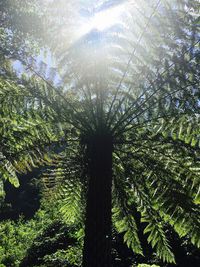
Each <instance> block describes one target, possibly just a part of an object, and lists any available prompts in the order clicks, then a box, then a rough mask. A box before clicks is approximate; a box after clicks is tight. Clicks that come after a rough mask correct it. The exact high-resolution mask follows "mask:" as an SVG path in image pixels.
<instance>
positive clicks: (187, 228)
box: [3, 1, 200, 267]
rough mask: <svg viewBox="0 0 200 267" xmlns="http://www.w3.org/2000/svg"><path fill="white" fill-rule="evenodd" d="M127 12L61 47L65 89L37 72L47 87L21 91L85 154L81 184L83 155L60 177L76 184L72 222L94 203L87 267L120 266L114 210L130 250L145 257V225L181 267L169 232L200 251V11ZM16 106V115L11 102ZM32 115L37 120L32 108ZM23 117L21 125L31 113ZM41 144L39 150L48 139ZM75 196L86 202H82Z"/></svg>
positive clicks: (132, 8)
mask: <svg viewBox="0 0 200 267" xmlns="http://www.w3.org/2000/svg"><path fill="white" fill-rule="evenodd" d="M59 4H60V3H59ZM119 4H120V3H119ZM124 5H125V10H126V11H127V12H126V15H122V18H121V19H122V20H121V21H123V23H121V25H117V26H116V25H115V27H114V26H113V27H110V28H109V29H105V30H103V31H98V30H95V29H91V30H90V31H88V32H87V34H85V35H84V36H79V38H78V39H75V40H76V42H74V43H73V44H71V46H69V43H68V48H67V49H66V47H65V39H63V41H62V42H59V45H58V46H57V47H56V48H55V54H56V57H57V59H58V61H59V64H58V67H60V69H61V71H60V75H61V76H62V80H63V83H64V84H65V87H63V88H56V87H54V86H52V85H51V84H50V83H49V82H48V81H44V80H45V77H44V76H43V74H44V72H41V71H40V70H39V71H38V70H35V69H34V67H35V66H29V69H31V70H32V71H33V73H34V74H35V75H37V76H38V77H39V78H40V79H41V78H42V81H40V82H38V81H37V79H35V78H34V79H33V80H31V81H30V80H28V81H27V80H26V79H22V82H21V83H22V85H23V90H25V92H28V96H29V94H30V95H31V97H34V103H37V104H36V105H34V106H33V107H34V108H33V110H35V109H36V113H39V114H40V115H41V116H40V117H41V118H42V120H44V121H45V122H46V123H47V124H48V123H49V125H54V127H55V125H56V127H55V128H53V129H54V130H55V132H56V131H57V132H60V129H61V132H62V134H61V135H60V136H61V137H60V136H59V135H56V136H55V138H56V140H59V138H58V136H59V137H60V140H64V143H65V144H67V146H69V145H70V144H73V145H72V148H73V147H75V148H76V149H75V152H76V151H79V156H78V158H79V163H80V164H77V166H78V165H79V168H77V170H78V173H77V176H74V175H73V176H72V178H71V176H70V174H69V172H68V170H69V168H68V167H69V164H68V163H69V162H70V161H67V159H68V158H69V156H71V155H74V151H70V153H71V154H70V153H69V150H68V149H67V146H66V147H65V149H62V152H61V155H62V161H60V162H59V163H58V166H57V168H58V169H57V170H58V171H57V172H56V171H54V175H55V176H56V175H57V176H59V177H60V180H61V182H62V183H63V180H62V179H64V181H65V182H66V185H65V186H62V188H64V191H65V194H66V200H67V203H66V205H65V206H64V207H63V209H62V210H63V211H66V212H67V213H68V214H69V211H68V208H69V203H70V204H71V203H74V205H75V206H76V205H77V203H80V198H78V197H79V195H80V197H81V196H82V197H83V198H84V196H85V195H86V198H85V199H86V201H83V203H85V202H86V219H85V241H84V250H83V266H87V267H88V266H111V206H113V207H114V208H113V223H114V225H115V227H116V229H117V230H118V231H119V232H125V235H124V239H125V241H126V242H127V244H128V246H130V247H132V249H133V250H134V251H135V252H136V253H139V254H142V248H141V245H140V241H139V237H138V235H137V228H138V227H139V223H144V224H145V229H144V233H148V242H149V243H151V245H152V247H155V249H156V252H157V255H158V256H159V257H161V258H162V259H163V260H165V261H168V262H174V256H173V254H172V252H171V250H170V245H169V242H168V239H167V237H166V235H165V231H164V226H165V224H166V223H168V224H171V225H172V226H173V227H174V229H175V230H176V231H177V233H178V234H179V235H180V236H185V235H188V236H189V237H190V238H191V241H192V243H194V244H195V245H197V246H199V245H200V244H199V232H200V231H199V207H198V205H197V204H198V201H199V190H198V188H199V179H198V174H199V165H198V164H199V163H198V157H199V156H198V150H199V149H198V135H199V129H198V119H199V116H198V109H199V103H198V97H199V91H198V85H199V69H198V68H197V66H198V63H199V53H198V42H199V40H198V39H199V35H198V31H197V29H198V24H197V23H198V20H197V19H196V17H195V14H196V13H197V12H198V3H197V2H196V1H193V2H192V3H191V2H190V3H189V2H188V1H173V3H168V2H167V1H157V2H156V1H152V2H151V3H150V4H149V3H148V1H143V2H142V4H141V5H137V4H136V3H132V2H130V3H128V4H127V6H126V4H124ZM88 6H89V9H88V10H87V11H88V12H90V10H95V11H96V13H99V14H100V13H101V12H103V10H106V9H109V10H112V8H115V7H116V6H115V5H114V3H112V2H110V1H109V2H108V1H105V2H104V3H102V5H101V6H98V5H95V4H94V5H93V6H92V4H91V3H89V5H88ZM57 7H58V9H59V11H60V7H61V6H59V5H57ZM122 7H123V6H120V8H122ZM62 9H63V10H64V8H63V6H62ZM56 11H57V9H56V5H55V6H54V12H56ZM80 11H81V12H83V9H81V8H80ZM54 14H55V13H54ZM127 15H128V16H127ZM56 19H57V17H56ZM52 20H53V18H52ZM67 21H68V20H67ZM50 22H51V21H50ZM53 22H54V23H55V25H56V23H57V21H54V20H53ZM59 25H61V26H62V27H63V28H65V27H66V24H65V17H60V21H59ZM127 27H128V29H127ZM147 29H148V31H147ZM149 29H151V33H150V31H149ZM61 30H62V28H61ZM64 33H65V32H64ZM61 36H62V35H61ZM54 38H55V36H54ZM53 43H54V42H53ZM22 61H23V63H24V64H25V63H26V60H23V59H22ZM41 73H42V75H41ZM45 82H46V83H45ZM4 88H5V87H3V89H4ZM4 90H5V89H4ZM20 90H21V89H20ZM17 95H19V93H18V94H17ZM23 99H24V97H23ZM24 102H25V103H27V102H28V98H26V97H25V101H24V100H22V101H21V103H22V110H23V109H24V106H23V103H24ZM28 103H29V102H28ZM7 105H9V106H12V105H10V102H9V101H7ZM17 107H18V109H19V107H20V106H19V104H17ZM26 107H27V105H26ZM39 107H40V109H39ZM41 107H42V108H41ZM27 111H28V112H30V111H31V112H32V113H31V114H33V111H32V110H31V108H30V107H29V104H28V108H27ZM41 111H42V114H41ZM15 112H16V114H17V116H20V119H21V116H22V114H21V111H20V112H19V111H18V110H17V109H16V110H15ZM34 113H35V112H34ZM9 114H10V112H9ZM44 114H45V115H44ZM49 114H50V115H49ZM52 114H53V115H52ZM52 118H53V119H52ZM55 118H56V122H59V123H57V124H55V123H54V122H55V121H54V119H55ZM58 126H59V127H58ZM56 129H57V130H56ZM58 129H59V131H58ZM40 130H41V133H43V128H42V129H41V128H40ZM66 130H68V131H67V132H66ZM33 135H34V137H35V138H36V137H37V138H36V139H34V140H35V142H37V141H36V140H38V139H40V136H38V135H37V133H33ZM43 136H44V135H43ZM71 137H72V138H73V139H72V138H71ZM74 137H75V139H76V140H74ZM45 138H46V137H45V136H44V139H45ZM74 141H75V142H77V144H76V143H75V142H74ZM15 143H17V142H15ZM74 143H75V144H74ZM72 150H73V149H72ZM29 151H31V148H29ZM28 155H30V153H29V154H28ZM80 155H81V156H80ZM65 161H66V162H67V163H65ZM79 170H81V171H79ZM50 173H52V172H50ZM78 174H79V175H78ZM74 177H75V178H74ZM69 185H70V186H69ZM73 189H74V190H76V191H74V194H71V191H72V190H73ZM161 189H162V190H161ZM62 190H63V189H62ZM69 194H71V195H73V198H74V196H76V198H74V201H73V202H70V201H69V200H70V196H69ZM76 200H77V201H76ZM72 209H75V208H74V207H72ZM82 210H83V209H81V211H82ZM72 214H73V213H72ZM137 218H139V219H137Z"/></svg>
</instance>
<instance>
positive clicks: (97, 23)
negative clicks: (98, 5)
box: [79, 4, 125, 35]
mask: <svg viewBox="0 0 200 267" xmlns="http://www.w3.org/2000/svg"><path fill="white" fill-rule="evenodd" d="M124 10H125V7H124V4H121V5H118V6H115V7H112V8H109V9H106V10H104V11H101V12H98V13H96V14H94V15H93V16H92V17H90V18H87V19H86V21H83V25H82V26H81V27H80V30H79V34H80V35H84V34H87V33H88V32H90V31H91V30H93V29H97V30H99V31H103V30H106V29H108V28H109V27H111V26H113V25H115V24H117V23H118V22H119V21H120V18H121V16H122V14H123V13H124Z"/></svg>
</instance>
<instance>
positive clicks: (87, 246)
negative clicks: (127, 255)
mask: <svg viewBox="0 0 200 267" xmlns="http://www.w3.org/2000/svg"><path fill="white" fill-rule="evenodd" d="M87 149H88V151H87V152H88V167H89V189H88V194H87V207H86V223H85V240H84V250H83V267H111V187H112V150H113V145H112V139H111V138H110V137H108V136H103V137H100V136H99V137H95V138H93V139H90V141H89V142H88V144H87Z"/></svg>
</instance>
